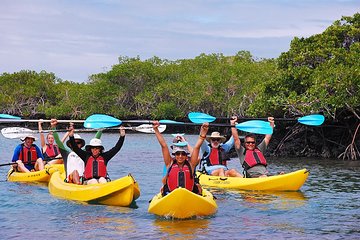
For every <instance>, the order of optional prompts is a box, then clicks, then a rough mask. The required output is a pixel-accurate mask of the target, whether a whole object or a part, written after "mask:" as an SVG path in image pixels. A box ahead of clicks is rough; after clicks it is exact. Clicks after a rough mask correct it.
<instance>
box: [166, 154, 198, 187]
mask: <svg viewBox="0 0 360 240" xmlns="http://www.w3.org/2000/svg"><path fill="white" fill-rule="evenodd" d="M166 184H167V186H168V189H169V191H170V192H171V191H173V190H175V189H176V188H178V187H183V188H186V189H187V190H189V191H192V190H193V188H194V185H195V180H194V176H193V171H192V169H191V165H190V163H189V162H188V161H187V160H186V161H185V164H184V165H183V167H182V168H181V167H180V166H179V165H178V164H177V162H176V161H174V162H173V163H172V164H171V166H170V168H169V170H168V174H167V179H166Z"/></svg>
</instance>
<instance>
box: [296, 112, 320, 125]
mask: <svg viewBox="0 0 360 240" xmlns="http://www.w3.org/2000/svg"><path fill="white" fill-rule="evenodd" d="M324 121H325V117H324V116H323V115H320V114H313V115H308V116H305V117H301V118H299V119H298V122H299V123H302V124H305V125H310V126H320V125H321V124H323V123H324Z"/></svg>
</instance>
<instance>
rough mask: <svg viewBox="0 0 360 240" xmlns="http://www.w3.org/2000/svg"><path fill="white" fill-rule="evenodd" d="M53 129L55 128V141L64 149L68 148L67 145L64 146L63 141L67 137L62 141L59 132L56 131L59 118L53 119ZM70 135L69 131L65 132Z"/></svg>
mask: <svg viewBox="0 0 360 240" xmlns="http://www.w3.org/2000/svg"><path fill="white" fill-rule="evenodd" d="M50 124H51V129H52V130H54V132H53V135H54V140H55V143H56V145H58V147H59V148H61V149H64V150H67V149H66V147H65V146H64V144H63V142H64V141H65V139H64V138H63V139H62V140H61V141H60V137H59V134H58V133H57V132H56V126H57V124H58V122H57V119H51V122H50ZM68 135H69V132H67V133H66V134H65V136H66V137H67V136H68Z"/></svg>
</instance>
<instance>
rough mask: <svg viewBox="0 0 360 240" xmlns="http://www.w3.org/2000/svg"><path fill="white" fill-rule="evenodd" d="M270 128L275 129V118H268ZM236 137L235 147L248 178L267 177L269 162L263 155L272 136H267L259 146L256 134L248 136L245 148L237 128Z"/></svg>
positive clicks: (234, 131) (233, 130) (234, 132)
mask: <svg viewBox="0 0 360 240" xmlns="http://www.w3.org/2000/svg"><path fill="white" fill-rule="evenodd" d="M268 121H269V122H270V126H271V127H272V128H274V127H275V122H274V118H273V117H268ZM232 134H233V136H234V146H235V150H236V153H237V154H238V157H239V159H240V163H241V165H242V166H243V168H244V171H245V174H246V177H250V178H256V177H267V176H268V174H269V173H268V171H267V169H266V166H267V162H266V159H265V157H264V155H263V153H264V152H265V150H266V148H267V146H268V145H269V143H270V140H271V136H272V135H271V134H266V135H265V138H264V139H263V140H262V142H261V143H260V144H259V145H257V144H256V137H255V135H254V134H248V135H246V136H245V139H244V146H241V141H240V139H239V135H238V132H237V129H236V128H232Z"/></svg>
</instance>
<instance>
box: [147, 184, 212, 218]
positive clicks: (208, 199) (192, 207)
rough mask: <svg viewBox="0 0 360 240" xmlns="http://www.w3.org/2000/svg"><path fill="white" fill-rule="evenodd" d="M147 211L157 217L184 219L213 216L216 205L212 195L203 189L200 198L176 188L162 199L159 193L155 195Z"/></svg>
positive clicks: (183, 189)
mask: <svg viewBox="0 0 360 240" xmlns="http://www.w3.org/2000/svg"><path fill="white" fill-rule="evenodd" d="M148 211H149V213H153V214H156V215H158V216H163V217H170V218H177V219H184V218H191V217H194V216H209V215H213V214H215V213H216V211H217V204H216V202H215V200H214V197H213V195H212V194H211V193H210V192H209V191H207V190H205V189H203V193H202V196H201V195H198V194H195V193H193V192H190V191H189V190H187V189H185V188H177V189H175V190H174V191H172V192H170V193H169V194H168V195H166V196H164V197H163V196H162V195H161V193H159V194H157V195H155V196H154V197H153V198H152V200H151V202H150V204H149V209H148Z"/></svg>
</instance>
